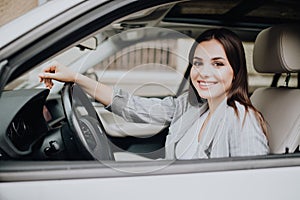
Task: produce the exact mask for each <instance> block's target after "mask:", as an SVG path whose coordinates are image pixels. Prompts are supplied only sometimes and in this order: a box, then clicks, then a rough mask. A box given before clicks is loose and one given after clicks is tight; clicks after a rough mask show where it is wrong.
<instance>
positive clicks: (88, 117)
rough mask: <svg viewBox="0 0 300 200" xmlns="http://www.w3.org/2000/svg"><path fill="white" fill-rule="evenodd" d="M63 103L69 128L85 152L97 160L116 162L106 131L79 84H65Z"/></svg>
mask: <svg viewBox="0 0 300 200" xmlns="http://www.w3.org/2000/svg"><path fill="white" fill-rule="evenodd" d="M62 103H63V108H64V111H65V115H66V117H67V122H68V124H69V127H70V129H71V131H72V132H73V133H74V136H75V139H76V140H77V142H78V144H79V146H80V147H83V151H85V153H87V154H88V155H89V156H91V157H92V158H94V159H96V160H114V155H113V153H112V150H111V148H110V145H109V140H108V138H107V136H106V131H105V129H104V127H103V124H102V122H101V120H100V118H99V116H98V115H97V112H96V110H95V108H94V106H93V105H92V103H91V101H90V100H89V98H88V96H87V95H86V93H85V92H84V91H83V90H82V89H81V88H80V87H79V86H78V85H77V84H74V83H65V85H64V88H63V89H62ZM80 149H82V148H80Z"/></svg>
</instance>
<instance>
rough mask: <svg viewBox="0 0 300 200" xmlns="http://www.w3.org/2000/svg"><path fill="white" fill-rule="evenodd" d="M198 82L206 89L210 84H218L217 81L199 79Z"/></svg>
mask: <svg viewBox="0 0 300 200" xmlns="http://www.w3.org/2000/svg"><path fill="white" fill-rule="evenodd" d="M197 82H198V84H199V87H200V88H202V89H203V88H204V89H206V88H208V87H210V86H213V85H215V84H217V82H215V81H197Z"/></svg>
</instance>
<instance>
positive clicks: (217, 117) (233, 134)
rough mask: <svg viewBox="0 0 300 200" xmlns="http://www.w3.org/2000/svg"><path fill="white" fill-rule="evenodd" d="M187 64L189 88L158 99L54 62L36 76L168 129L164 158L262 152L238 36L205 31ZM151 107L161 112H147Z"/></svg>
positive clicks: (260, 126)
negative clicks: (75, 86) (74, 86)
mask: <svg viewBox="0 0 300 200" xmlns="http://www.w3.org/2000/svg"><path fill="white" fill-rule="evenodd" d="M189 60H190V65H189V67H188V70H189V72H190V90H189V91H188V92H186V93H184V94H183V95H181V96H179V97H178V98H173V97H166V98H164V99H163V100H160V99H156V98H141V97H137V96H132V95H130V94H129V93H127V92H125V91H123V90H120V89H113V88H111V87H109V86H106V85H103V84H101V83H99V82H96V81H94V80H91V79H89V78H87V77H85V76H83V75H81V74H78V73H75V72H73V71H70V70H69V69H68V68H66V67H64V66H61V65H60V64H58V63H54V64H52V65H50V66H49V67H46V68H45V69H44V71H43V73H42V74H40V75H39V77H40V81H44V83H45V85H46V86H47V87H48V88H51V87H52V86H53V82H52V79H55V80H58V81H64V82H76V83H77V84H79V85H80V86H81V87H82V88H83V89H84V90H85V91H86V92H87V93H89V94H90V95H92V96H94V97H95V99H96V100H98V101H100V102H101V103H103V104H104V105H105V106H107V109H108V110H110V111H112V112H113V113H115V114H118V115H120V116H122V117H123V118H125V119H126V120H128V121H133V122H146V123H156V124H162V123H163V124H168V125H170V127H169V134H168V136H167V140H166V144H165V150H166V159H174V158H177V159H199V158H214V157H231V156H252V155H264V154H267V153H268V152H269V148H268V141H267V137H266V135H267V130H266V123H265V121H264V119H263V116H262V115H261V114H260V113H259V112H258V111H257V110H256V109H255V108H254V107H253V105H252V104H251V102H250V99H249V97H248V81H247V68H246V61H245V54H244V49H243V46H242V43H241V41H240V39H239V38H238V37H237V35H235V34H234V33H233V32H231V31H229V30H227V29H224V28H221V29H211V30H208V31H205V32H204V33H202V34H201V35H200V36H199V37H198V38H197V39H196V41H195V43H194V45H193V46H192V49H191V51H190V55H189ZM203 100H204V101H203ZM153 105H159V106H160V109H156V110H155V112H154V113H153V114H151V113H150V110H153V109H151V108H153Z"/></svg>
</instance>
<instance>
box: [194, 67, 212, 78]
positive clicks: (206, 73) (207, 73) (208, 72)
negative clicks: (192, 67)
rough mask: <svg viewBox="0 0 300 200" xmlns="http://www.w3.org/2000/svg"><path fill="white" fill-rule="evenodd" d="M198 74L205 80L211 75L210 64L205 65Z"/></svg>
mask: <svg viewBox="0 0 300 200" xmlns="http://www.w3.org/2000/svg"><path fill="white" fill-rule="evenodd" d="M197 71H198V73H199V75H200V76H201V77H203V78H205V77H208V76H210V75H211V73H212V71H211V66H210V65H209V64H204V65H203V66H201V67H200V68H199V69H198V70H197Z"/></svg>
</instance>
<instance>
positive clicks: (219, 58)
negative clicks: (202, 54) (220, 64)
mask: <svg viewBox="0 0 300 200" xmlns="http://www.w3.org/2000/svg"><path fill="white" fill-rule="evenodd" d="M194 59H197V60H203V59H202V58H199V57H197V56H194ZM212 60H225V58H223V57H215V58H212Z"/></svg>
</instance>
